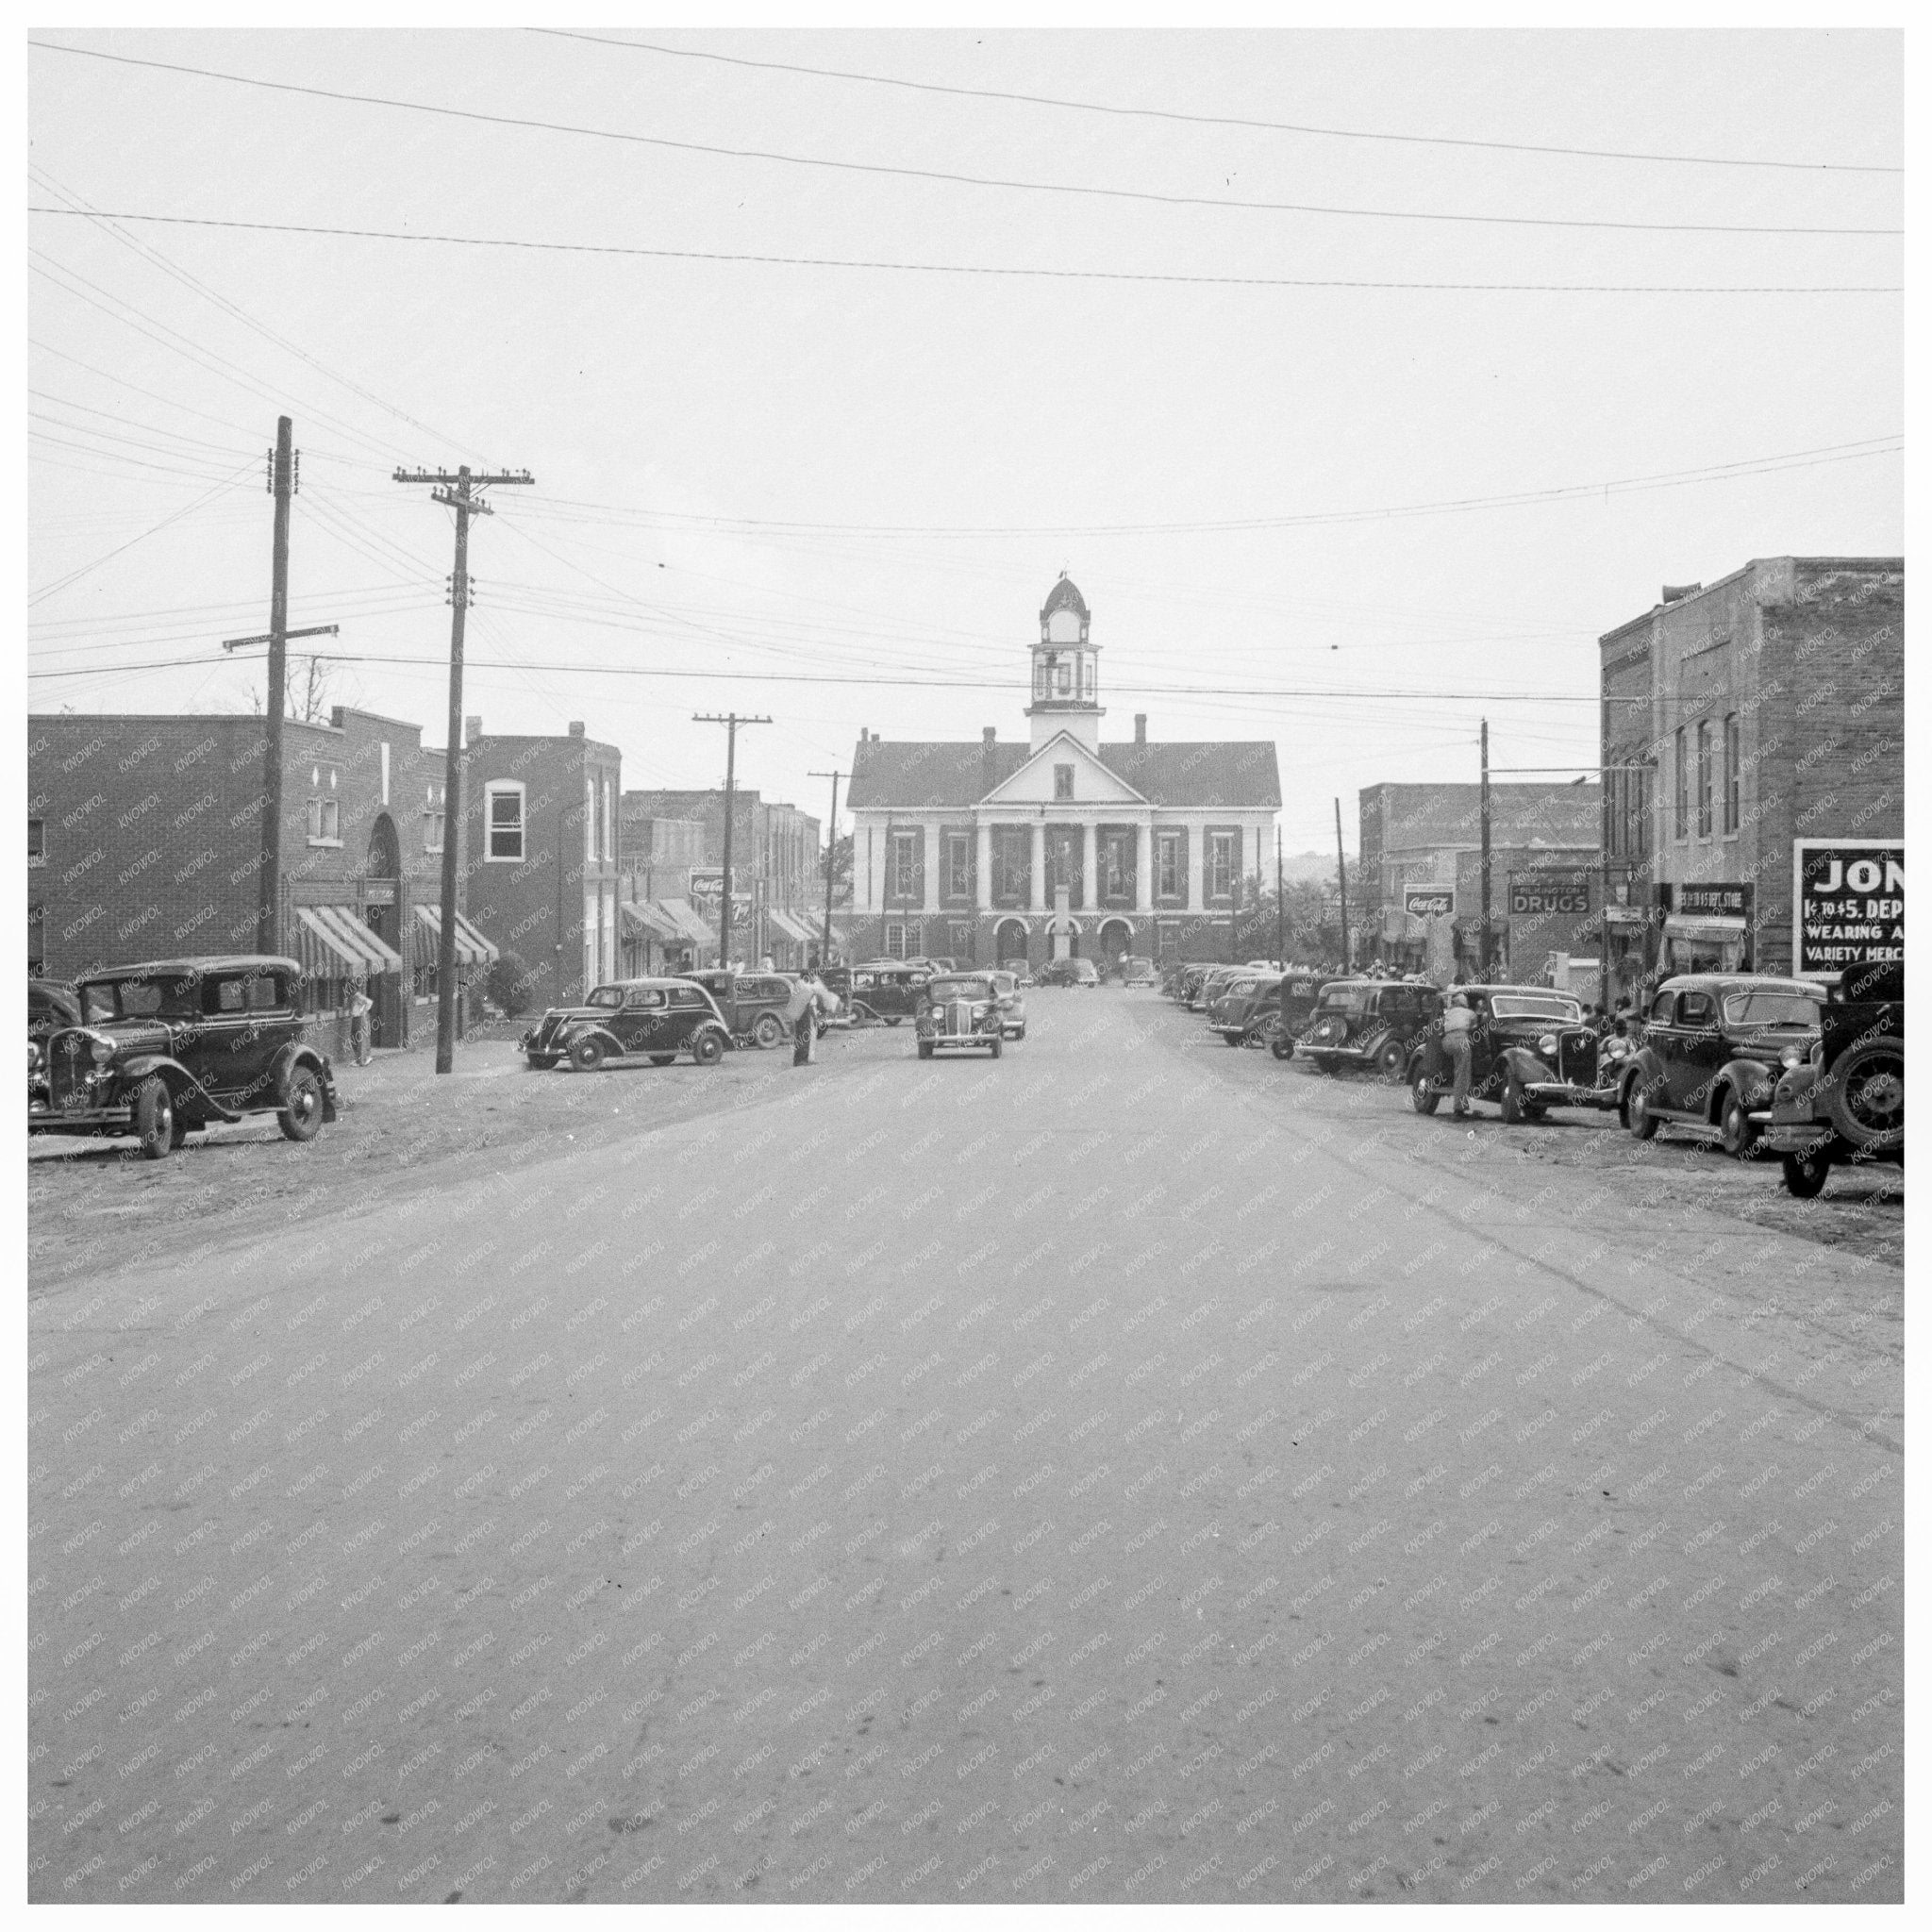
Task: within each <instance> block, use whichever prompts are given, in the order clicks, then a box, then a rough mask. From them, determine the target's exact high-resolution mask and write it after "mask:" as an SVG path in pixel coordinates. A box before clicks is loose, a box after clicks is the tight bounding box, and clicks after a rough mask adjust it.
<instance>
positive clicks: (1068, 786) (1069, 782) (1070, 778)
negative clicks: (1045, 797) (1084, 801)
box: [1053, 765, 1074, 798]
mask: <svg viewBox="0 0 1932 1932" xmlns="http://www.w3.org/2000/svg"><path fill="white" fill-rule="evenodd" d="M1053 795H1054V796H1055V797H1056V798H1071V797H1073V795H1074V768H1073V766H1072V765H1056V766H1055V767H1054V768H1053Z"/></svg>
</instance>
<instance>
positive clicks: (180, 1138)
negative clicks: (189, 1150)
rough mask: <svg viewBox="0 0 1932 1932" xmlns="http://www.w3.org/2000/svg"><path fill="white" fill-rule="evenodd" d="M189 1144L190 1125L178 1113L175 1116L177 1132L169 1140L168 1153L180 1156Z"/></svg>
mask: <svg viewBox="0 0 1932 1932" xmlns="http://www.w3.org/2000/svg"><path fill="white" fill-rule="evenodd" d="M187 1144H188V1123H187V1122H186V1121H184V1120H183V1119H182V1118H181V1116H180V1115H179V1114H178V1113H177V1114H176V1115H175V1131H174V1133H173V1134H171V1135H170V1136H169V1138H168V1151H169V1152H170V1153H171V1154H178V1153H180V1151H181V1150H182V1148H184V1147H185V1146H187Z"/></svg>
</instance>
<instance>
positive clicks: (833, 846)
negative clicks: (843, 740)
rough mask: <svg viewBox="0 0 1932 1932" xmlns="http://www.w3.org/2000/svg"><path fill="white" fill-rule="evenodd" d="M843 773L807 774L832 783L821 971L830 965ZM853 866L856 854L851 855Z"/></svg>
mask: <svg viewBox="0 0 1932 1932" xmlns="http://www.w3.org/2000/svg"><path fill="white" fill-rule="evenodd" d="M844 775H845V774H844V773H843V772H808V773H807V774H806V776H807V777H808V778H829V779H830V780H831V781H832V816H831V817H830V818H829V819H827V820H826V821H825V932H824V939H822V940H821V941H819V965H820V967H821V969H823V968H824V967H827V966H829V965H830V964H831V963H832V858H833V855H834V854H835V853H836V852H837V850H838V847H839V780H840V779H841V778H842V777H843V776H844ZM853 858H854V861H855V864H856V862H857V859H858V854H857V853H855V854H854V855H853Z"/></svg>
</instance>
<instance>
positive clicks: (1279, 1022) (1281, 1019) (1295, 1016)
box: [1266, 967, 1324, 1060]
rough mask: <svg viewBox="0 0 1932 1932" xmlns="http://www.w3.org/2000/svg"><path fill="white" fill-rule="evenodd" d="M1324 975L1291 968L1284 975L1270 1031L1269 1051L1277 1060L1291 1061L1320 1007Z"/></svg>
mask: <svg viewBox="0 0 1932 1932" xmlns="http://www.w3.org/2000/svg"><path fill="white" fill-rule="evenodd" d="M1323 984H1324V981H1323V977H1322V975H1321V974H1319V973H1317V972H1315V971H1314V970H1313V969H1312V968H1306V967H1291V968H1290V969H1289V971H1288V972H1286V973H1284V974H1282V975H1281V985H1280V987H1279V989H1278V990H1277V992H1276V1007H1275V1015H1274V1025H1273V1027H1271V1028H1269V1029H1267V1032H1266V1038H1267V1041H1268V1048H1269V1051H1270V1052H1271V1053H1273V1054H1274V1058H1276V1059H1278V1060H1291V1059H1292V1058H1294V1050H1295V1048H1296V1047H1297V1046H1298V1045H1300V1043H1301V1041H1302V1040H1303V1039H1304V1038H1305V1037H1306V1035H1307V1030H1308V1028H1309V1026H1310V1025H1311V1024H1313V1022H1314V1018H1315V1009H1316V1008H1317V1007H1318V1006H1319V1005H1320V1004H1321V999H1322V987H1323Z"/></svg>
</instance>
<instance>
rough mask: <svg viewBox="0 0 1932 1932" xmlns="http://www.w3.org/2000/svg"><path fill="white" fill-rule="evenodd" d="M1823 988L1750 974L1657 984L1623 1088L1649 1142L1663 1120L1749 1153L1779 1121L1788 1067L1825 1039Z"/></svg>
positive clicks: (1628, 1120) (1627, 1118)
mask: <svg viewBox="0 0 1932 1932" xmlns="http://www.w3.org/2000/svg"><path fill="white" fill-rule="evenodd" d="M1823 1010H1824V988H1823V987H1822V986H1819V985H1816V984H1815V983H1813V982H1812V981H1809V980H1804V979H1780V978H1774V977H1771V976H1768V975H1765V974H1751V973H1685V974H1678V975H1677V976H1676V977H1674V978H1672V979H1667V980H1665V981H1664V983H1663V984H1662V985H1661V986H1660V987H1658V988H1657V991H1656V993H1655V994H1654V995H1653V997H1652V999H1651V1003H1650V1011H1649V1012H1648V1013H1647V1014H1646V1015H1645V1016H1644V1021H1643V1041H1642V1044H1641V1046H1639V1048H1638V1050H1637V1052H1636V1053H1635V1054H1634V1055H1632V1056H1631V1058H1630V1062H1629V1066H1628V1069H1627V1071H1626V1072H1625V1073H1624V1078H1623V1083H1622V1087H1621V1090H1620V1112H1621V1114H1622V1118H1623V1121H1624V1125H1625V1126H1626V1127H1628V1128H1629V1129H1630V1131H1631V1132H1632V1133H1633V1134H1635V1135H1636V1136H1637V1138H1638V1139H1639V1140H1640V1141H1648V1140H1650V1139H1651V1138H1652V1137H1653V1136H1654V1135H1655V1134H1656V1133H1657V1129H1658V1128H1659V1127H1661V1126H1672V1127H1677V1128H1681V1129H1685V1130H1687V1131H1690V1132H1691V1133H1695V1134H1698V1135H1700V1136H1701V1137H1703V1138H1705V1139H1714V1140H1716V1141H1719V1142H1720V1143H1721V1144H1722V1145H1723V1147H1724V1152H1725V1153H1726V1154H1731V1155H1735V1156H1737V1157H1738V1158H1740V1159H1743V1158H1748V1157H1749V1156H1750V1155H1751V1154H1752V1153H1753V1152H1754V1150H1755V1149H1756V1147H1757V1141H1758V1138H1759V1136H1760V1134H1761V1133H1762V1131H1763V1129H1764V1128H1765V1127H1767V1126H1769V1125H1770V1124H1771V1118H1772V1102H1773V1094H1774V1088H1775V1086H1776V1084H1777V1081H1778V1079H1779V1077H1780V1073H1781V1071H1789V1070H1790V1069H1791V1068H1793V1067H1798V1066H1802V1065H1803V1064H1804V1063H1805V1062H1806V1061H1807V1059H1808V1058H1810V1054H1811V1049H1812V1047H1813V1046H1814V1045H1815V1044H1816V1043H1817V1041H1818V1040H1819V1037H1820V1019H1821V1015H1822V1013H1823Z"/></svg>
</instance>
